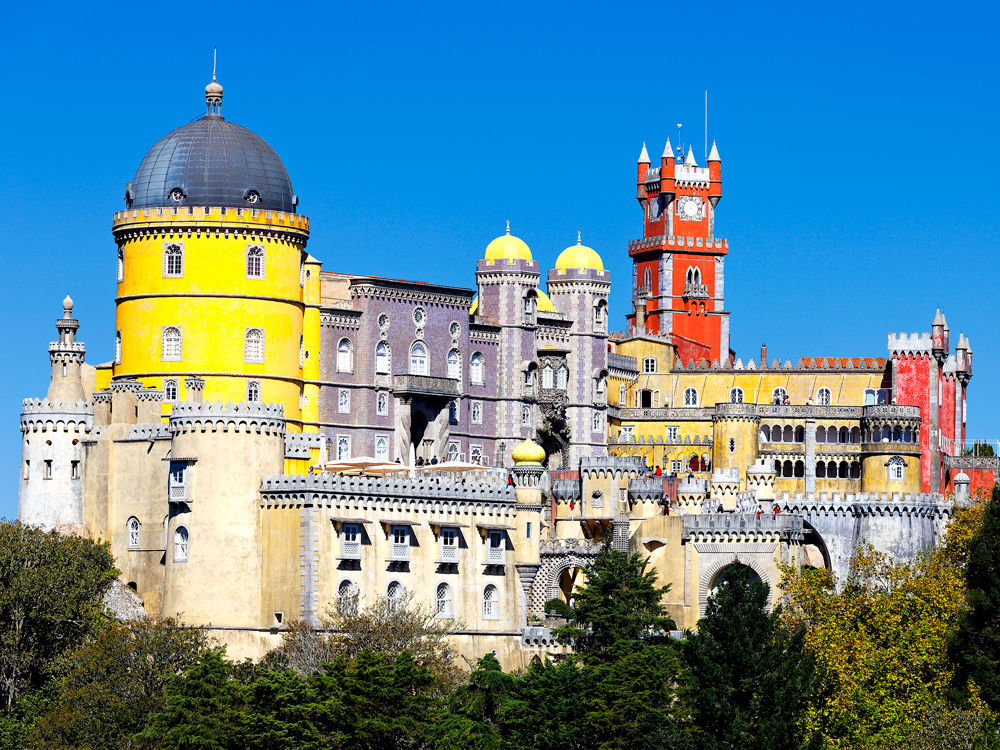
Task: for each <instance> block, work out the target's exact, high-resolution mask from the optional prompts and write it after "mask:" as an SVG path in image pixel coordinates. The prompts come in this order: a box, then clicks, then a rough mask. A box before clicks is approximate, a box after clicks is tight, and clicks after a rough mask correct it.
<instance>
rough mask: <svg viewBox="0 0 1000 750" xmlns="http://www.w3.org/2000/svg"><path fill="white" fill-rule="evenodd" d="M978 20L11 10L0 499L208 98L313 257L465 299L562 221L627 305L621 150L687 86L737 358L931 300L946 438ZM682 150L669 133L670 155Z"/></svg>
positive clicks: (635, 10) (871, 336)
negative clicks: (74, 320)
mask: <svg viewBox="0 0 1000 750" xmlns="http://www.w3.org/2000/svg"><path fill="white" fill-rule="evenodd" d="M997 20H998V19H997V10H996V6H993V5H987V4H985V3H984V4H976V3H970V4H962V5H955V6H942V5H920V4H913V3H892V4H878V3H864V4H861V3H858V4H851V3H840V4H823V5H821V4H818V3H801V2H797V3H793V4H773V5H762V4H756V3H754V4H750V3H738V4H737V3H733V4H728V3H721V2H720V3H702V4H694V3H693V4H688V5H684V4H679V3H645V4H642V5H639V4H623V5H622V6H617V4H610V3H604V4H593V5H589V4H587V3H573V4H569V5H557V4H547V3H530V4H523V5H521V4H515V3H505V4H485V3H475V4H473V3H467V4H460V5H441V4H413V3H409V4H399V5H397V4H392V3H379V4H374V3H367V4H363V3H352V4H350V5H339V4H336V3H316V4H312V3H308V2H301V3H297V4H289V5H281V4H268V5H258V4H254V3H252V2H246V3H242V4H239V5H236V6H233V5H228V6H223V5H218V4H214V5H213V4H207V5H198V4H187V3H185V4H180V5H176V6H174V7H173V8H171V7H169V6H164V5H162V4H153V3H149V4H141V3H130V4H122V5H115V4H110V3H109V4H98V5H93V4H90V5H81V4H78V3H73V4H68V3H67V4H62V3H49V4H37V3H36V4H30V3H18V4H13V5H12V6H10V7H8V9H7V11H5V22H6V23H5V26H6V28H7V29H8V31H10V30H11V29H17V33H16V34H10V33H8V35H7V36H6V38H5V44H4V45H3V46H2V47H0V62H2V68H0V69H2V70H3V75H4V77H5V78H6V79H7V80H6V86H5V89H6V90H7V92H8V93H7V95H6V101H7V105H6V111H7V116H6V117H4V118H3V119H2V120H0V188H2V190H3V194H4V196H5V200H3V201H2V203H0V213H2V217H3V226H4V227H5V240H6V251H5V252H4V254H3V258H4V260H5V262H6V263H7V266H6V269H7V272H6V273H5V274H4V281H3V285H4V287H3V294H2V295H0V312H2V314H3V317H4V319H5V320H6V325H5V326H4V328H3V330H4V338H3V340H4V346H3V351H4V353H5V354H6V358H7V367H6V370H5V372H4V375H3V377H2V378H0V426H2V427H3V429H0V515H2V516H7V517H12V516H14V515H15V514H16V507H17V475H18V464H19V461H20V434H19V432H18V415H19V413H20V408H21V399H22V398H24V397H29V396H30V397H41V396H44V395H45V391H46V388H47V384H48V357H47V345H48V342H49V341H51V340H52V339H53V337H54V335H55V328H54V325H53V324H54V322H55V318H56V317H57V316H58V315H59V314H60V306H59V305H60V301H61V300H62V298H63V296H64V295H65V294H66V293H67V292H69V293H70V294H72V296H73V298H74V299H75V300H76V303H77V305H76V311H75V312H76V315H77V317H78V318H79V319H80V322H81V329H80V338H81V339H82V340H83V341H85V342H86V344H87V359H88V361H89V362H91V363H97V362H103V361H107V360H108V359H110V358H111V356H112V349H113V330H114V325H113V320H114V294H115V285H114V273H115V245H114V241H113V238H112V236H111V214H112V212H114V211H116V210H119V209H120V208H121V207H122V205H123V204H122V195H123V193H124V187H125V183H126V182H128V181H129V180H131V178H132V176H133V174H134V172H135V169H136V167H137V166H138V164H139V162H140V160H141V159H142V157H143V155H144V154H145V152H146V151H147V150H148V148H149V147H150V146H152V145H153V143H155V142H156V140H157V139H158V138H159V137H160V136H162V135H164V134H165V133H167V132H168V131H170V130H172V129H174V128H176V127H178V126H180V125H182V124H184V123H185V122H187V121H189V120H190V119H192V118H194V117H196V116H198V115H199V114H200V113H201V112H203V111H204V95H203V89H204V86H205V84H206V83H208V81H209V80H210V78H211V64H212V46H213V45H218V48H219V68H218V76H219V81H220V82H221V83H222V84H223V85H224V86H225V100H224V105H223V114H224V115H225V116H226V117H227V118H228V119H230V120H232V121H234V122H237V123H239V124H241V125H244V126H246V127H248V128H250V129H251V130H254V131H255V132H257V133H258V134H259V135H261V136H262V137H263V138H264V139H265V140H267V141H268V142H269V143H270V144H271V145H272V146H273V147H274V148H275V149H276V150H277V151H278V153H279V154H280V155H281V156H282V158H283V160H284V162H285V165H286V167H287V168H288V171H289V173H290V174H291V177H292V181H293V184H294V187H295V191H296V193H298V195H299V196H300V206H299V207H300V210H301V212H302V213H304V214H306V215H307V216H309V217H310V218H311V220H312V239H311V241H310V243H309V249H310V252H311V253H312V254H313V255H314V256H316V257H318V258H319V259H321V260H322V261H323V262H324V267H325V268H327V269H328V270H337V271H345V272H350V273H371V274H378V275H383V276H393V277H402V278H415V279H421V280H425V281H430V282H439V283H444V284H453V285H461V286H469V287H471V286H474V284H475V277H474V270H475V259H476V258H477V257H478V256H480V255H481V253H482V251H483V248H485V246H486V244H487V243H488V242H489V241H490V240H491V239H492V238H493V237H495V236H497V235H498V234H501V233H502V232H503V228H504V221H505V220H506V219H510V221H511V226H512V229H513V231H514V233H515V234H517V235H519V236H520V237H521V238H522V239H524V240H525V241H526V242H527V243H528V245H529V246H530V247H531V249H532V252H533V253H534V256H535V258H536V259H538V260H540V261H541V262H542V264H543V266H545V265H548V266H550V265H551V264H552V263H553V262H554V261H555V258H556V256H557V254H558V253H559V252H560V251H561V250H562V249H563V248H564V247H566V246H567V245H570V244H572V243H574V242H575V240H576V232H577V230H580V231H582V232H583V239H584V242H585V244H588V245H590V246H592V247H594V248H595V249H596V250H597V251H598V252H599V253H600V254H601V255H602V257H603V258H604V262H605V265H606V267H608V268H609V269H610V270H611V272H612V281H613V287H612V304H611V312H612V320H613V321H614V322H616V324H617V327H621V326H622V325H623V319H624V314H625V311H626V309H627V305H628V304H629V299H628V297H629V293H628V278H629V273H630V265H629V260H628V254H627V242H628V240H630V239H635V238H637V237H639V236H640V234H641V223H640V222H641V213H640V210H639V207H638V204H637V203H636V202H635V197H634V196H635V161H636V158H637V156H638V154H639V149H640V147H641V145H642V142H643V141H646V142H647V143H648V146H649V151H650V154H651V155H653V156H654V157H656V156H658V155H659V153H660V152H661V151H662V149H663V144H664V141H665V140H666V138H667V137H668V136H670V137H671V139H675V138H676V135H677V128H676V123H684V125H685V128H684V141H685V144H686V143H688V142H691V143H693V144H694V146H695V153H696V154H697V155H698V158H699V161H701V159H702V157H701V152H702V139H703V111H702V109H703V96H704V90H705V89H706V88H707V89H709V97H710V99H709V101H710V111H709V117H710V120H709V138H710V141H711V139H716V140H717V141H718V145H719V151H720V153H721V155H722V170H723V199H722V202H721V203H720V205H719V212H718V215H717V225H716V233H717V235H718V236H721V237H726V238H728V239H729V243H730V244H729V248H730V255H729V259H728V262H727V277H726V295H727V309H729V310H730V311H731V312H732V319H731V322H732V344H733V346H734V348H735V349H736V350H737V354H738V356H741V357H743V358H744V359H749V358H750V357H754V358H756V357H757V355H758V354H759V348H760V344H761V343H762V342H766V343H767V345H768V354H769V356H770V357H772V358H773V357H780V358H781V359H782V360H784V359H786V358H791V359H792V360H793V361H796V360H797V358H798V357H800V356H833V355H840V356H846V355H855V356H858V355H865V356H885V354H886V339H887V333H888V332H889V331H907V332H909V331H929V330H930V322H931V319H932V318H933V315H934V309H935V307H936V306H938V305H940V307H941V308H942V310H943V312H944V313H945V315H946V316H947V318H948V322H949V324H950V326H951V329H952V341H953V342H954V341H957V338H958V333H959V331H964V332H965V333H966V335H967V336H969V338H970V340H971V343H972V348H973V350H974V352H975V369H974V372H975V377H974V378H973V380H972V383H971V385H970V390H969V394H970V398H969V424H968V434H969V436H970V437H976V438H997V437H1000V430H998V429H997V428H996V424H997V419H998V416H1000V404H998V401H997V398H996V396H990V395H989V394H991V393H994V394H995V393H996V392H997V389H998V385H1000V361H998V359H1000V354H998V351H997V338H996V336H995V335H994V323H993V318H992V316H993V315H994V314H995V313H991V312H990V310H992V309H994V308H995V304H994V303H995V299H996V297H995V295H996V294H997V288H996V279H997V271H998V265H1000V261H998V259H997V253H996V252H995V249H994V248H995V245H996V240H997V226H998V223H997V218H998V216H997V213H998V208H997V206H998V205H1000V201H998V197H1000V196H998V188H997V183H996V180H995V179H994V175H995V174H996V172H997V161H998V157H1000V146H998V141H997V139H996V137H995V132H996V127H997V119H998V106H997V89H996V82H995V81H996V70H997V59H996V58H997V53H996V44H995V40H994V39H993V38H992V34H993V31H994V30H995V29H996V25H997ZM675 145H676V144H675Z"/></svg>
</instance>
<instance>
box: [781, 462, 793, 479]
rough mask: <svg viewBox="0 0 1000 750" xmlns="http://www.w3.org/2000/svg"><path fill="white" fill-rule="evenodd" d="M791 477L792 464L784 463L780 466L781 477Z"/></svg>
mask: <svg viewBox="0 0 1000 750" xmlns="http://www.w3.org/2000/svg"><path fill="white" fill-rule="evenodd" d="M791 475H792V462H791V461H785V463H784V464H782V466H781V476H783V477H790V476H791Z"/></svg>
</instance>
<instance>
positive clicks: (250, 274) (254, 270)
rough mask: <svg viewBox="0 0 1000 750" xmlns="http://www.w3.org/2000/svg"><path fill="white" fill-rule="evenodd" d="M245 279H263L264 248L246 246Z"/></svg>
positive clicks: (261, 246) (260, 246)
mask: <svg viewBox="0 0 1000 750" xmlns="http://www.w3.org/2000/svg"><path fill="white" fill-rule="evenodd" d="M247 278H248V279H263V278H265V277H264V246H263V245H250V244H248V245H247Z"/></svg>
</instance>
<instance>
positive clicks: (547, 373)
mask: <svg viewBox="0 0 1000 750" xmlns="http://www.w3.org/2000/svg"><path fill="white" fill-rule="evenodd" d="M551 387H552V368H551V367H550V366H549V365H545V367H544V368H542V388H551Z"/></svg>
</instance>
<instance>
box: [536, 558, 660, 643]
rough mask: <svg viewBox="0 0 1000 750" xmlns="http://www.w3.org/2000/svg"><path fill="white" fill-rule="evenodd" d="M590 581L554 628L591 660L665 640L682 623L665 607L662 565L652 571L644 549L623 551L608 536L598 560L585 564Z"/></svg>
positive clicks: (557, 637)
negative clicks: (659, 577)
mask: <svg viewBox="0 0 1000 750" xmlns="http://www.w3.org/2000/svg"><path fill="white" fill-rule="evenodd" d="M583 571H584V573H585V575H586V583H585V584H584V585H583V586H580V587H579V588H577V589H576V591H575V592H574V594H573V598H574V606H573V607H572V608H566V610H564V612H565V615H566V616H567V620H568V621H567V623H566V624H565V625H563V626H561V627H559V628H556V629H555V630H554V631H553V634H554V635H555V636H556V639H557V640H558V641H559V642H560V643H564V644H567V645H571V646H573V647H574V648H575V649H576V651H577V652H578V653H581V654H582V655H583V656H584V658H585V660H586V661H588V662H600V661H608V660H612V659H614V658H616V657H617V656H620V655H622V654H623V653H627V652H628V651H629V650H634V649H637V648H639V647H640V646H641V645H642V644H643V643H653V642H662V641H663V640H665V639H666V638H667V637H668V632H669V631H670V630H673V629H674V628H675V627H676V626H675V624H674V621H673V619H671V617H670V615H668V614H667V610H666V608H665V607H664V606H663V603H662V599H663V596H664V595H665V594H666V593H667V591H669V590H670V587H669V586H661V587H659V588H658V587H657V586H656V570H655V568H654V569H651V570H648V571H647V570H646V562H645V561H643V560H642V559H641V557H640V556H639V554H638V553H633V554H629V553H626V552H619V551H618V550H616V549H614V548H613V547H612V546H611V544H610V539H605V543H604V547H603V549H602V550H601V552H600V554H598V556H597V558H596V559H595V560H594V562H593V563H591V564H589V565H587V566H585V567H584V569H583Z"/></svg>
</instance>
